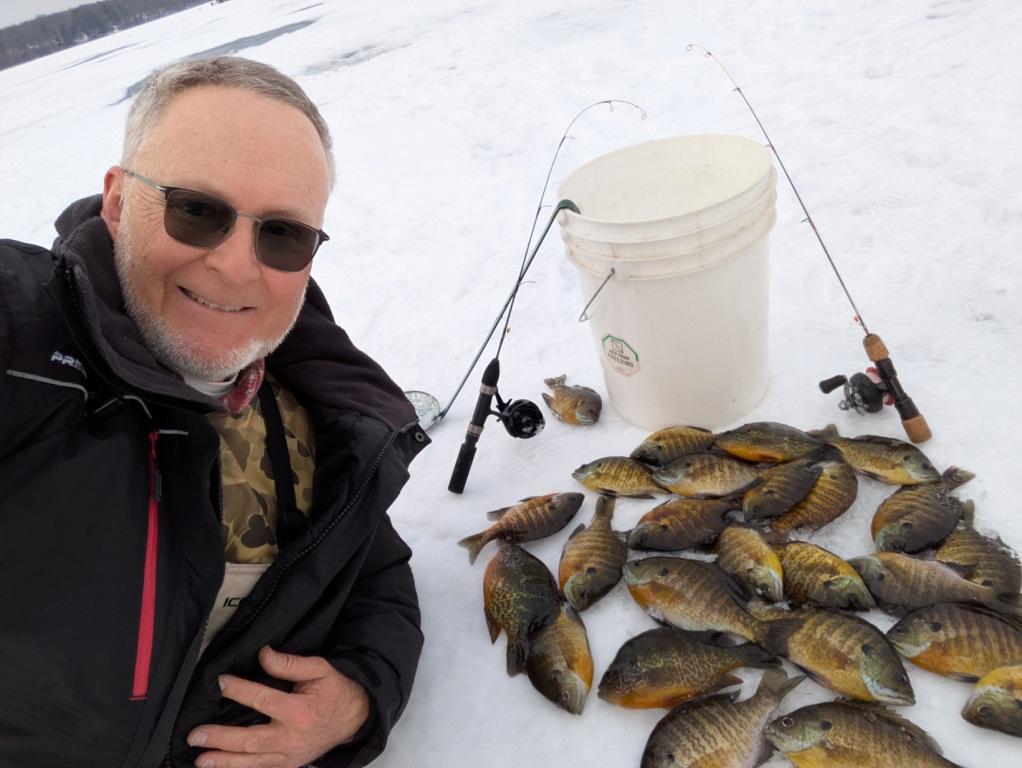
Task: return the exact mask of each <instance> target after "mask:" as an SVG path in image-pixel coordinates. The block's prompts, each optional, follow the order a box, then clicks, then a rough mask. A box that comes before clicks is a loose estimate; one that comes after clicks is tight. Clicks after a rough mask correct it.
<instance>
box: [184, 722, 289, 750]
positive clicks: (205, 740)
mask: <svg viewBox="0 0 1022 768" xmlns="http://www.w3.org/2000/svg"><path fill="white" fill-rule="evenodd" d="M188 743H189V744H190V745H191V746H193V747H204V748H205V749H217V750H223V751H224V752H248V753H262V752H283V751H285V750H286V749H287V748H288V747H289V746H290V745H288V744H287V743H286V734H285V733H283V732H282V730H281V728H280V726H278V725H276V724H274V723H271V724H268V725H250V726H233V725H200V726H199V727H198V728H194V729H192V731H191V733H189V734H188Z"/></svg>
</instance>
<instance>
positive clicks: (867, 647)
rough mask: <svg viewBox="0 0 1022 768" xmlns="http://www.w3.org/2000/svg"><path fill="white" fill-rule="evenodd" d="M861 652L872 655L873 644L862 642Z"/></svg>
mask: <svg viewBox="0 0 1022 768" xmlns="http://www.w3.org/2000/svg"><path fill="white" fill-rule="evenodd" d="M862 652H863V653H864V654H866V655H867V656H872V655H873V646H872V645H870V644H869V643H863V644H862Z"/></svg>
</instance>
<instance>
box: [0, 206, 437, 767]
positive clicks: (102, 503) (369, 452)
mask: <svg viewBox="0 0 1022 768" xmlns="http://www.w3.org/2000/svg"><path fill="white" fill-rule="evenodd" d="M99 203H100V201H99V197H98V196H97V197H93V198H87V199H85V200H82V201H79V202H78V203H76V204H74V205H72V206H71V207H70V208H69V209H68V210H67V211H65V212H64V214H63V215H62V216H61V218H60V219H59V220H58V222H57V229H58V232H59V235H60V236H59V237H58V239H57V241H56V242H55V244H54V246H53V249H52V251H50V250H46V249H44V248H39V247H36V246H31V245H25V244H23V243H17V242H13V241H9V240H8V241H0V768H51V767H52V768H58V767H59V768H66V766H72V765H73V766H76V768H93V767H94V768H116V767H121V768H128V767H129V766H140V767H141V768H152V767H155V766H160V765H173V766H190V765H192V764H193V761H194V759H195V758H196V757H197V755H198V754H199V751H198V750H195V749H193V748H191V747H188V746H187V745H186V744H185V741H184V739H185V736H186V735H187V734H188V732H189V731H190V730H191V729H192V728H194V727H195V726H197V725H200V724H203V723H211V722H215V723H224V724H252V723H256V722H265V719H264V718H263V717H262V716H261V715H259V714H258V713H256V712H254V711H253V710H250V709H248V708H246V707H244V706H242V705H239V704H236V703H234V702H232V701H230V700H228V699H224V698H222V697H221V696H220V691H219V688H218V685H217V676H218V675H219V674H221V673H224V672H229V673H231V674H235V675H238V676H241V677H244V678H248V679H254V680H258V681H261V682H264V683H267V684H272V685H276V686H277V687H280V688H283V689H286V686H287V685H288V684H286V683H283V682H280V681H273V680H271V679H269V678H268V677H267V676H266V674H265V673H264V672H263V671H262V669H261V667H260V666H259V663H258V660H257V659H256V652H257V651H258V649H259V648H260V647H261V646H262V645H264V644H267V643H268V644H270V645H271V646H273V647H274V648H276V649H279V650H283V651H285V652H290V653H297V654H304V655H320V656H325V657H326V658H327V659H328V660H329V661H330V662H331V663H332V664H333V665H334V666H335V667H336V668H337V669H338V670H340V671H341V672H342V673H344V674H345V675H348V676H349V677H351V678H353V679H354V680H356V681H358V682H359V683H361V684H362V685H363V686H364V687H365V688H366V690H367V691H368V693H369V698H370V702H371V706H370V708H371V714H370V719H369V721H368V722H367V723H366V725H365V726H364V727H363V728H362V730H361V731H360V732H359V733H358V734H356V736H355V738H354V739H353V740H352V741H351V742H350V743H349V744H346V745H342V746H340V747H338V748H336V749H334V750H332V751H331V752H330V753H328V754H327V755H326V756H324V757H323V758H321V759H320V760H317V761H316V765H318V766H322V767H323V768H334V767H335V766H358V765H364V764H365V763H367V762H369V761H370V760H371V759H373V758H374V757H375V756H376V755H378V754H379V752H380V751H381V750H382V749H383V747H384V744H385V742H386V739H387V735H388V733H389V731H390V729H391V728H392V727H393V725H394V722H395V721H396V720H397V718H398V716H399V715H400V713H401V711H402V709H403V708H404V706H405V703H406V701H407V698H408V695H409V692H410V689H411V686H412V679H413V677H414V674H415V669H416V665H417V663H418V658H419V654H420V651H421V647H422V634H421V632H420V630H419V610H418V603H417V599H416V595H415V587H414V584H413V581H412V574H411V570H410V569H409V566H408V560H409V557H410V555H411V552H410V550H409V549H408V547H407V546H406V545H405V543H404V542H403V541H402V540H401V539H400V538H399V537H398V535H397V534H396V533H395V531H394V529H393V527H392V526H391V523H390V520H389V518H388V516H387V514H386V509H387V508H388V507H389V506H390V504H391V502H393V501H394V499H395V498H396V497H397V495H398V493H399V491H400V489H401V487H402V486H403V484H404V483H405V481H406V480H407V477H408V473H407V465H408V463H409V462H410V461H411V459H412V458H413V457H414V456H415V454H416V453H418V451H419V450H421V449H422V448H423V447H424V446H425V444H426V443H427V442H428V439H427V438H426V435H425V434H424V433H423V431H422V430H421V429H420V427H419V426H418V424H417V423H416V422H415V415H414V411H413V410H412V409H411V407H410V406H409V404H408V402H407V400H405V398H404V397H403V395H402V394H401V391H400V390H399V389H398V387H397V386H396V385H395V384H394V383H393V382H392V381H391V380H390V379H389V378H388V377H387V375H386V374H385V373H384V372H383V370H382V369H381V368H380V367H379V366H378V365H376V363H374V362H373V361H372V360H370V359H369V358H368V357H367V356H365V355H364V354H363V353H361V352H359V351H358V350H357V349H356V348H355V347H354V346H353V345H352V344H351V342H350V341H349V339H348V337H347V335H346V334H345V333H344V332H343V331H342V330H341V329H340V328H338V327H337V326H336V325H335V324H334V322H333V318H332V317H331V315H330V311H329V308H328V307H327V304H326V301H325V299H324V297H323V295H322V293H321V292H320V291H319V289H318V288H317V287H316V286H315V285H314V284H310V287H309V291H308V295H307V299H306V304H305V306H304V307H303V309H302V312H301V315H300V317H299V321H298V323H297V324H296V326H295V328H294V330H293V331H292V333H291V335H290V336H288V338H287V340H286V341H285V343H284V344H283V345H282V346H281V347H280V349H278V350H277V352H275V353H274V354H273V355H271V357H270V358H269V359H268V360H267V368H268V370H270V371H272V372H273V373H274V375H275V376H276V377H277V378H278V379H279V380H280V381H282V382H283V383H284V384H285V385H286V386H288V387H289V388H290V389H291V390H292V391H293V392H294V393H295V395H296V396H297V398H298V399H299V401H300V402H301V403H302V404H303V405H304V406H305V407H306V408H307V409H308V411H309V414H310V416H311V417H312V420H313V424H314V427H315V435H316V457H317V466H316V472H315V477H314V506H313V509H312V512H311V519H312V522H311V526H310V527H309V530H307V531H306V532H304V533H303V534H301V536H300V537H299V538H298V539H297V540H295V541H290V542H282V544H283V546H282V552H281V554H280V556H279V557H278V559H277V560H276V561H275V562H274V563H273V564H272V565H271V566H270V567H269V569H268V570H267V572H266V573H265V575H264V576H263V577H262V578H261V579H260V581H259V582H258V583H257V584H256V586H255V588H254V589H253V590H252V592H251V594H250V595H249V596H248V597H247V598H245V599H244V600H243V601H242V602H241V604H240V606H239V608H238V610H237V612H236V613H235V614H234V616H233V617H232V618H231V620H230V621H229V622H228V623H227V625H226V626H225V627H224V628H223V629H222V630H221V631H220V632H219V633H218V634H217V635H216V636H215V638H214V639H213V641H212V643H211V645H210V647H209V648H208V649H207V650H206V652H205V653H204V654H203V655H202V657H201V659H200V658H199V644H200V639H201V636H202V633H203V628H204V624H205V621H206V618H207V616H208V615H209V613H210V610H211V608H212V603H213V600H214V599H215V597H216V594H217V591H218V589H219V587H220V583H221V581H222V578H223V572H224V543H223V539H222V534H221V527H220V517H219V516H220V513H221V509H220V487H219V479H220V472H219V439H218V436H217V434H216V432H215V431H214V430H213V428H212V427H211V426H210V425H209V423H208V421H207V419H206V417H205V414H206V413H208V412H209V411H210V410H211V409H213V408H216V407H218V406H217V404H216V403H215V402H213V401H212V400H206V399H204V396H203V395H201V394H199V393H198V392H196V391H194V390H192V389H191V388H190V387H187V386H186V385H184V383H183V382H182V381H181V380H180V379H179V378H178V377H176V376H175V375H173V374H171V373H169V372H168V371H167V370H166V369H164V368H162V367H161V366H160V365H159V364H158V363H157V362H156V361H155V360H154V359H153V357H152V355H151V354H150V353H149V352H148V350H147V349H146V348H145V346H144V344H143V343H142V340H141V338H140V336H139V335H138V333H137V331H136V330H135V326H134V325H133V324H132V322H131V321H130V319H129V318H128V317H127V316H126V315H125V313H124V310H123V306H122V299H121V294H120V288H119V284H118V281H117V277H116V272H115V269H114V266H113V256H112V247H111V242H110V238H109V236H108V234H107V230H106V227H105V225H104V223H103V222H102V220H101V219H100V218H99V216H98V212H99Z"/></svg>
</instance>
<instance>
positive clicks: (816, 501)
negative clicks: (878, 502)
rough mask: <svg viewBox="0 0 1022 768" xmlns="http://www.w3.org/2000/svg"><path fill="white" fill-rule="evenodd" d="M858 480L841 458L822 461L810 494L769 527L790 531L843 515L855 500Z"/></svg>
mask: <svg viewBox="0 0 1022 768" xmlns="http://www.w3.org/2000/svg"><path fill="white" fill-rule="evenodd" d="M858 489H859V480H858V478H857V477H856V476H855V470H854V469H852V467H851V465H849V464H846V463H845V462H843V461H827V462H822V463H821V466H820V476H819V478H817V480H816V484H815V485H814V486H813V487H812V489H811V490H810V491H809V495H808V496H806V497H805V498H804V499H802V501H800V502H798V503H797V504H796V505H795V506H794V507H792V508H791V509H790V510H788V511H787V512H785V513H784V514H783V515H781V516H780V517H779V518H777V520H775V521H774V522H773V523H772V524H771V528H772V529H773V530H775V531H779V532H781V533H789V532H791V531H793V530H795V529H797V528H806V529H808V530H811V531H816V530H819V529H820V528H822V527H823V526H825V525H827V524H828V523H830V522H833V521H834V520H836V519H837V518H839V517H840V516H841V515H843V514H844V513H845V512H846V511H847V510H848V508H849V507H851V506H852V504H853V503H854V502H855V497H856V495H857V494H858Z"/></svg>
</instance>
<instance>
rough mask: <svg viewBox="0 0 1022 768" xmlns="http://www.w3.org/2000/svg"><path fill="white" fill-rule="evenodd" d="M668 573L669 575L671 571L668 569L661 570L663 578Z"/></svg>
mask: <svg viewBox="0 0 1022 768" xmlns="http://www.w3.org/2000/svg"><path fill="white" fill-rule="evenodd" d="M668 573H669V571H668V570H667V569H666V568H661V569H660V575H661V576H666V575H667V574H668Z"/></svg>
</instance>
